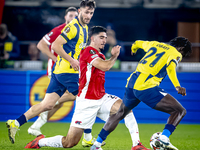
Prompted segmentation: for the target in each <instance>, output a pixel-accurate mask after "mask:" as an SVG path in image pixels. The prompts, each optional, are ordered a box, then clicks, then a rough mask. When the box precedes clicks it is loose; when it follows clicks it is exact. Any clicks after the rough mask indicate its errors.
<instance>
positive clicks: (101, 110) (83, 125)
mask: <svg viewBox="0 0 200 150" xmlns="http://www.w3.org/2000/svg"><path fill="white" fill-rule="evenodd" d="M90 37H91V38H90V39H91V43H90V46H88V47H87V48H85V49H83V50H82V51H81V54H80V58H79V62H80V72H79V77H80V78H79V84H80V86H79V93H78V96H77V98H76V107H75V112H74V114H73V117H72V121H71V126H70V128H69V131H68V134H67V136H54V137H50V138H44V136H43V135H40V136H38V137H37V138H36V139H35V140H33V141H31V142H30V143H28V144H27V146H26V147H25V148H40V147H44V146H48V147H64V148H71V147H73V146H75V145H77V144H78V142H79V140H80V139H81V137H82V134H83V131H84V129H91V128H92V125H93V124H94V122H95V120H96V117H99V118H100V119H102V120H104V121H106V120H107V119H108V117H109V115H110V114H113V113H116V112H117V110H118V109H119V106H120V104H121V103H122V100H121V99H120V98H119V97H117V96H114V95H110V94H107V93H105V89H104V82H105V71H108V70H109V69H110V68H111V67H112V66H113V65H114V63H115V61H116V59H117V57H118V55H119V53H120V48H121V47H120V46H115V47H114V48H113V49H112V50H111V54H112V56H111V58H110V59H109V60H105V56H104V55H103V54H102V53H101V50H103V48H104V46H105V44H106V38H107V35H106V29H105V28H104V27H101V26H95V27H92V29H91V32H90ZM125 124H126V126H127V128H128V129H129V132H130V134H131V137H132V140H133V143H134V144H135V145H137V144H138V142H139V134H138V126H137V122H136V120H135V117H134V115H133V113H132V112H130V113H128V114H127V116H126V117H125ZM97 149H99V150H102V149H101V148H97Z"/></svg>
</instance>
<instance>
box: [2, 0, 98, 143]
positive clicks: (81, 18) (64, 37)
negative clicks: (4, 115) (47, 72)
mask: <svg viewBox="0 0 200 150" xmlns="http://www.w3.org/2000/svg"><path fill="white" fill-rule="evenodd" d="M95 7H96V4H95V1H93V0H82V1H81V2H80V9H79V15H78V17H76V18H75V19H73V20H72V21H71V22H70V23H69V24H67V25H66V26H65V27H64V28H63V30H62V33H61V35H59V36H58V37H57V39H56V40H55V41H54V42H53V44H52V49H53V50H54V51H55V52H56V53H57V54H58V57H57V58H58V60H57V61H56V64H55V65H54V68H53V70H52V76H51V80H50V83H49V86H48V88H47V91H46V94H45V97H44V99H43V101H42V102H41V103H39V104H36V105H34V106H32V107H31V108H30V109H29V110H28V111H27V112H25V113H24V114H22V115H21V116H20V117H19V118H17V119H15V120H8V121H7V122H6V124H7V127H8V135H9V138H10V141H11V142H12V143H14V142H15V134H16V132H17V130H18V128H19V127H20V126H21V125H23V124H24V123H26V122H27V121H28V120H29V119H31V118H33V117H35V116H37V115H39V114H40V113H42V112H44V111H47V110H51V109H53V107H54V106H55V104H56V102H57V101H58V100H59V99H60V97H61V96H62V95H63V94H64V93H65V91H66V89H67V90H68V91H69V93H71V94H73V95H74V96H75V95H77V94H78V79H79V76H78V70H79V61H78V57H79V54H80V51H81V50H82V49H84V48H85V46H86V43H87V40H88V26H87V24H88V23H89V22H90V20H91V18H92V16H93V14H94V10H95ZM88 130H89V131H88V133H89V137H90V138H91V141H92V140H93V139H92V136H91V133H90V132H91V131H90V130H91V129H88ZM86 132H87V131H86Z"/></svg>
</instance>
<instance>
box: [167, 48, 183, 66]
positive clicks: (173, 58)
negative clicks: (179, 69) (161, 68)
mask: <svg viewBox="0 0 200 150" xmlns="http://www.w3.org/2000/svg"><path fill="white" fill-rule="evenodd" d="M181 60H182V55H181V53H179V52H178V51H177V50H174V52H173V53H170V55H169V57H168V59H167V66H169V65H170V63H171V62H172V61H173V62H174V63H175V64H176V65H178V63H179V62H180V61H181Z"/></svg>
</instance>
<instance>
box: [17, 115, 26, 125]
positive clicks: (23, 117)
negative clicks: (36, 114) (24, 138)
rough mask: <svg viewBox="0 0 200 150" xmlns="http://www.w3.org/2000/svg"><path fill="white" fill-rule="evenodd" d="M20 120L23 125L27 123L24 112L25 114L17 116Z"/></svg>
mask: <svg viewBox="0 0 200 150" xmlns="http://www.w3.org/2000/svg"><path fill="white" fill-rule="evenodd" d="M16 120H17V121H18V122H19V125H20V126H21V125H23V124H25V123H26V122H27V121H26V117H25V115H24V114H23V115H21V116H20V117H19V118H17V119H16Z"/></svg>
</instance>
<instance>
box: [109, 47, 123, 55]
mask: <svg viewBox="0 0 200 150" xmlns="http://www.w3.org/2000/svg"><path fill="white" fill-rule="evenodd" d="M120 48H121V46H119V45H117V46H115V47H113V48H112V50H111V55H112V56H116V57H117V56H118V55H119V53H120Z"/></svg>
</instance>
